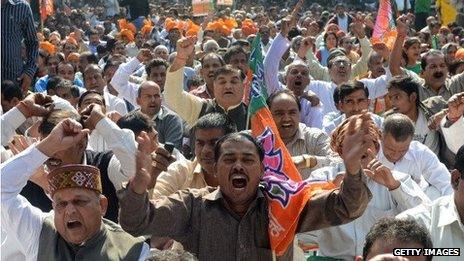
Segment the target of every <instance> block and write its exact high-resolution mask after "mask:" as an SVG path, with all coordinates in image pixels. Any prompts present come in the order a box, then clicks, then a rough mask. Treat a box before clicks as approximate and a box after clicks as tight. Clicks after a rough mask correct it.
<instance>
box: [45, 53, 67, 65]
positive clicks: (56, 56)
mask: <svg viewBox="0 0 464 261" xmlns="http://www.w3.org/2000/svg"><path fill="white" fill-rule="evenodd" d="M52 58H58V61H59V63H60V62H63V61H64V55H63V54H62V53H54V54H50V55H47V56H46V57H45V64H47V65H48V62H49V61H50V60H51V59H52Z"/></svg>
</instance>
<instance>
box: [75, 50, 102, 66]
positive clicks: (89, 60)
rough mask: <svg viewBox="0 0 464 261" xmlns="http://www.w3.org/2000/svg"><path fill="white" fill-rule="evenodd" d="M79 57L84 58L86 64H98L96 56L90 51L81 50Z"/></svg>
mask: <svg viewBox="0 0 464 261" xmlns="http://www.w3.org/2000/svg"><path fill="white" fill-rule="evenodd" d="M79 58H80V59H85V60H86V61H87V63H88V64H98V58H97V56H96V55H95V54H93V53H91V52H83V53H81V55H80V57H79Z"/></svg>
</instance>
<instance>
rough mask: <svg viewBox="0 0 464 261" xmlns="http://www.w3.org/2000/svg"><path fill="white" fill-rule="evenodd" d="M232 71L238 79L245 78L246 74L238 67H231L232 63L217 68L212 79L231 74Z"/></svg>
mask: <svg viewBox="0 0 464 261" xmlns="http://www.w3.org/2000/svg"><path fill="white" fill-rule="evenodd" d="M232 73H237V74H238V75H239V76H240V79H242V80H245V78H246V75H245V74H244V73H243V72H242V71H241V70H240V69H237V68H235V67H233V66H232V65H229V64H228V65H224V66H222V67H220V68H218V69H217V70H216V71H215V72H214V80H216V79H217V78H218V77H219V76H220V75H224V74H232Z"/></svg>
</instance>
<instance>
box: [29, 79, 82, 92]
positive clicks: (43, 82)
mask: <svg viewBox="0 0 464 261" xmlns="http://www.w3.org/2000/svg"><path fill="white" fill-rule="evenodd" d="M48 80H50V76H48V75H45V76H44V77H41V78H40V79H38V80H37V82H36V83H35V86H34V92H46V91H47V83H48ZM73 84H74V85H77V86H78V87H80V88H83V87H84V83H83V82H82V81H81V80H80V79H79V78H77V77H74V81H73Z"/></svg>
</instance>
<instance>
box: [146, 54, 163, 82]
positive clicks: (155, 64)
mask: <svg viewBox="0 0 464 261" xmlns="http://www.w3.org/2000/svg"><path fill="white" fill-rule="evenodd" d="M158 66H164V68H166V70H167V69H168V67H169V63H168V62H166V60H164V59H161V58H155V59H153V60H151V61H149V62H148V64H147V65H146V66H145V71H146V72H147V76H148V78H150V74H151V70H152V69H153V68H155V67H158Z"/></svg>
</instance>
